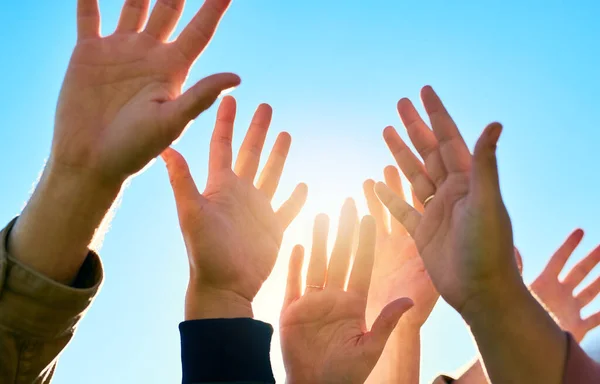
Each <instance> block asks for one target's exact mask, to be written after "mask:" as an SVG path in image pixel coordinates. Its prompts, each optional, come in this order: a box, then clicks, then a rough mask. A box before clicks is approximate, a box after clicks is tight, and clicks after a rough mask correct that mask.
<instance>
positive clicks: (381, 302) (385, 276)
mask: <svg viewBox="0 0 600 384" xmlns="http://www.w3.org/2000/svg"><path fill="white" fill-rule="evenodd" d="M384 176H385V181H386V184H387V185H388V186H389V187H390V188H392V189H393V191H394V192H395V193H396V194H398V195H399V196H402V197H403V196H404V191H403V190H402V182H401V180H400V174H399V173H398V169H397V168H396V167H393V166H389V167H386V168H385V170H384ZM374 186H375V182H374V181H373V180H367V181H366V182H365V183H364V185H363V189H364V194H365V198H366V200H367V206H368V207H369V212H370V213H371V215H372V216H373V217H374V218H375V222H376V223H377V244H376V247H375V264H374V267H373V279H372V280H371V288H370V291H369V300H368V303H367V320H368V321H372V319H374V317H375V316H376V315H377V313H379V311H380V310H381V308H383V307H384V306H385V304H387V303H388V302H389V301H390V300H392V299H393V298H394V297H397V296H406V297H409V298H410V299H412V301H413V302H414V303H415V306H414V307H413V308H412V309H411V310H410V311H409V312H408V313H406V314H405V315H404V316H403V317H402V319H401V320H400V322H399V323H398V326H397V327H396V329H395V330H394V332H393V333H392V335H391V337H390V340H389V341H388V343H387V345H386V347H385V349H384V352H383V354H382V356H381V358H380V359H379V362H378V363H377V365H376V367H375V369H374V370H373V372H372V373H371V375H370V376H369V379H368V380H367V383H373V384H375V383H418V382H419V370H420V355H421V353H420V348H421V338H420V335H421V327H422V325H423V324H424V323H425V320H427V318H428V317H429V314H430V313H431V311H432V310H433V307H434V306H435V303H436V302H437V299H438V297H439V294H438V292H437V291H436V290H435V287H434V286H433V283H432V282H431V279H430V278H429V275H428V274H427V271H426V270H425V266H424V265H423V260H422V259H421V257H420V256H419V251H418V250H417V247H416V245H415V242H414V241H413V239H412V238H411V237H410V235H409V234H408V232H407V231H406V229H405V228H404V227H403V226H402V224H400V222H398V221H397V220H396V219H394V218H392V219H391V220H390V217H389V215H388V214H387V211H386V209H385V207H384V206H383V204H382V203H381V202H380V201H379V199H378V197H377V195H376V194H375V190H374ZM412 201H413V206H414V207H415V209H417V210H418V211H419V212H422V211H423V209H424V208H423V205H422V204H421V202H420V201H419V199H418V198H417V197H416V196H414V194H413V199H412Z"/></svg>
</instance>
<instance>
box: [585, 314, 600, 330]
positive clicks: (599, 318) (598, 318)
mask: <svg viewBox="0 0 600 384" xmlns="http://www.w3.org/2000/svg"><path fill="white" fill-rule="evenodd" d="M583 321H584V324H585V328H586V329H587V332H589V331H591V330H592V329H594V328H596V327H597V326H599V325H600V312H598V313H595V314H593V315H591V316H589V317H587V318H585V319H584V320H583Z"/></svg>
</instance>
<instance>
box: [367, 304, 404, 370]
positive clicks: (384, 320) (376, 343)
mask: <svg viewBox="0 0 600 384" xmlns="http://www.w3.org/2000/svg"><path fill="white" fill-rule="evenodd" d="M413 306H414V303H413V301H412V300H411V299H409V298H408V297H403V298H401V299H396V300H394V301H392V302H391V303H389V304H388V305H386V306H385V307H384V308H383V310H382V311H381V313H380V314H379V316H377V319H375V322H374V323H373V326H372V327H371V331H370V332H368V333H367V334H366V335H365V339H364V346H365V349H366V350H367V353H366V355H367V356H371V357H372V358H375V359H376V360H377V359H379V356H380V355H381V352H382V351H383V348H384V347H385V344H386V343H387V341H388V339H389V337H390V335H391V334H392V332H393V331H394V328H396V325H397V324H398V321H399V320H400V318H401V317H402V315H403V314H404V313H405V312H406V311H408V310H409V309H411V308H412V307H413Z"/></svg>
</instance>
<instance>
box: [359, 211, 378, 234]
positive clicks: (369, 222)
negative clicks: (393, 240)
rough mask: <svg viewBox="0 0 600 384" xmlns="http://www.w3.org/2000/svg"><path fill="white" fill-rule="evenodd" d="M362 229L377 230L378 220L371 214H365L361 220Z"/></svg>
mask: <svg viewBox="0 0 600 384" xmlns="http://www.w3.org/2000/svg"><path fill="white" fill-rule="evenodd" d="M360 227H361V230H368V231H371V230H372V231H375V230H376V222H375V218H374V217H373V216H371V215H365V216H363V218H362V220H361V221H360Z"/></svg>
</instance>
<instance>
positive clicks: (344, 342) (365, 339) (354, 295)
mask: <svg viewBox="0 0 600 384" xmlns="http://www.w3.org/2000/svg"><path fill="white" fill-rule="evenodd" d="M355 222H356V208H355V206H354V202H353V201H351V200H349V201H347V202H346V203H345V205H344V208H343V209H342V215H341V217H340V226H339V231H338V236H337V240H336V243H335V247H334V249H333V251H332V255H331V259H330V262H329V267H327V254H326V252H327V233H328V226H329V223H328V219H327V217H326V216H324V215H320V216H318V217H317V219H316V222H315V229H314V236H313V249H312V255H311V260H310V264H309V269H308V275H307V288H306V292H305V293H304V295H302V293H301V287H302V282H301V271H302V264H303V249H302V248H301V247H296V248H295V249H294V252H293V254H292V258H291V260H290V270H289V275H288V287H287V291H286V299H285V302H284V306H283V309H282V312H281V321H280V333H281V346H282V350H283V359H284V364H285V367H286V372H287V381H288V382H290V383H363V382H364V381H365V380H366V378H367V377H368V375H369V373H370V372H371V370H372V369H373V367H374V366H375V364H376V363H377V360H378V359H379V356H380V355H381V352H382V351H383V348H384V346H385V343H386V341H387V339H388V337H389V335H390V334H391V332H392V331H393V329H394V327H395V325H396V323H397V322H398V320H399V319H400V316H402V314H403V313H404V312H405V311H406V310H407V309H409V308H410V306H411V305H412V303H411V301H410V300H409V299H398V300H395V301H393V302H392V303H390V304H388V306H386V307H385V308H384V309H383V311H382V312H381V314H380V315H379V317H378V319H377V320H376V321H375V323H374V324H373V326H372V328H371V331H370V332H368V331H367V326H366V321H365V308H366V302H367V296H368V292H369V283H370V280H371V270H372V267H373V260H374V254H373V252H374V248H375V231H376V229H375V222H374V220H373V218H372V217H368V216H367V217H365V218H364V219H363V221H362V223H361V228H360V235H359V236H360V240H359V245H358V250H357V252H356V257H355V260H354V266H353V268H352V274H351V276H350V278H349V281H348V286H347V289H344V288H345V286H346V279H347V275H348V268H349V266H350V256H351V255H350V254H351V248H352V239H353V234H354V229H355Z"/></svg>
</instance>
